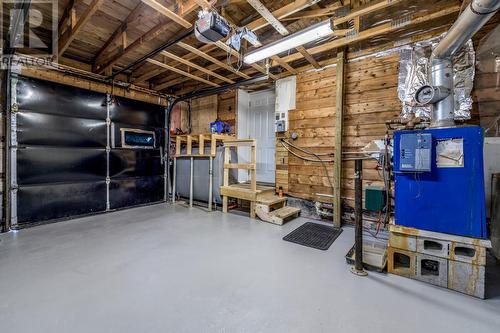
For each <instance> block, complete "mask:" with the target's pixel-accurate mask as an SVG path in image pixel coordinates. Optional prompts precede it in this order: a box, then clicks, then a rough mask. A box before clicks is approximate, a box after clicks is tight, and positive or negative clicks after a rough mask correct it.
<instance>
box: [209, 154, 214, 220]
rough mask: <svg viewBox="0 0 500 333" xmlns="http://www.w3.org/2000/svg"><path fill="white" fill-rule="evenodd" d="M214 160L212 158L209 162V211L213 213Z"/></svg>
mask: <svg viewBox="0 0 500 333" xmlns="http://www.w3.org/2000/svg"><path fill="white" fill-rule="evenodd" d="M213 168H214V158H213V157H212V156H210V157H209V162H208V179H209V180H208V181H209V183H208V211H209V212H211V211H212V200H213V199H212V193H213V187H214V179H213V178H214V170H213Z"/></svg>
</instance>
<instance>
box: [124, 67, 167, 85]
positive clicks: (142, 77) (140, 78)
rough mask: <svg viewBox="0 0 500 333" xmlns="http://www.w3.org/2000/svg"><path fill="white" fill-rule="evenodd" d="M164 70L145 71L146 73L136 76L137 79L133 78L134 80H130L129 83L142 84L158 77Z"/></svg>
mask: <svg viewBox="0 0 500 333" xmlns="http://www.w3.org/2000/svg"><path fill="white" fill-rule="evenodd" d="M165 71H166V70H165V69H163V67H162V68H155V69H153V70H150V71H147V72H146V73H144V74H142V75H140V76H138V77H135V78H132V80H131V82H132V83H135V84H137V83H140V82H144V81H147V80H149V79H151V78H153V77H155V76H157V75H160V74H161V73H165Z"/></svg>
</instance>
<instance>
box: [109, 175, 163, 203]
mask: <svg viewBox="0 0 500 333" xmlns="http://www.w3.org/2000/svg"><path fill="white" fill-rule="evenodd" d="M109 196H110V208H111V209H118V208H123V207H129V206H137V205H142V204H147V203H152V202H160V201H162V200H163V198H164V178H163V176H154V177H139V178H128V179H115V180H111V184H110V187H109Z"/></svg>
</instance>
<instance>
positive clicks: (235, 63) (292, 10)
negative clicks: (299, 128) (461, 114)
mask: <svg viewBox="0 0 500 333" xmlns="http://www.w3.org/2000/svg"><path fill="white" fill-rule="evenodd" d="M461 4H462V2H461V1H458V0H439V1H434V2H432V3H429V2H428V1H422V0H417V1H409V0H382V1H380V0H378V1H362V0H361V1H346V0H344V1H338V0H279V1H271V0H219V1H211V2H210V3H209V2H208V1H206V0H120V1H116V0H61V1H58V5H59V18H58V19H59V32H60V34H59V56H60V62H61V63H63V64H65V65H70V66H73V67H77V68H78V69H80V70H86V71H88V72H92V73H95V74H101V75H105V76H109V75H112V74H113V73H116V72H118V71H120V70H122V69H123V68H126V67H127V66H129V65H130V64H133V63H134V62H136V61H137V60H138V59H141V58H143V57H145V55H148V54H150V53H151V51H152V50H155V49H157V48H158V47H160V46H162V45H164V44H165V43H166V42H168V41H170V40H175V38H176V36H179V35H182V34H185V33H186V32H187V31H189V29H192V27H193V25H194V22H195V20H196V18H197V13H198V11H199V10H201V9H202V8H209V7H211V8H212V9H214V10H217V11H218V12H219V13H221V14H222V15H223V16H224V17H226V18H227V19H228V21H229V22H231V23H232V24H234V25H236V26H246V27H247V28H249V29H251V30H253V31H254V32H255V33H256V34H257V35H258V36H259V38H260V41H261V43H262V44H263V45H266V44H269V43H272V42H273V41H276V40H279V39H280V38H282V37H283V36H286V35H287V34H291V33H294V32H297V31H299V30H302V29H304V28H306V27H308V26H310V25H312V24H315V23H317V22H320V21H322V20H325V19H332V21H333V24H334V26H335V28H336V29H337V30H336V32H335V33H334V34H333V35H332V36H331V37H329V38H326V39H324V40H321V41H317V42H314V43H310V44H308V45H303V46H301V47H298V48H296V49H293V50H290V51H287V52H285V53H283V54H279V55H275V56H273V57H271V59H270V61H269V63H268V68H266V64H265V62H259V63H256V64H252V65H251V66H248V65H245V64H242V59H241V55H240V54H239V53H238V52H236V51H234V50H232V49H230V48H229V47H228V46H227V45H226V44H225V43H224V42H218V43H215V44H202V43H200V42H199V41H197V40H196V38H195V37H194V36H193V35H191V36H190V37H188V38H185V39H184V40H182V41H179V42H177V43H176V44H175V45H172V46H170V47H169V48H167V49H166V50H164V51H163V52H160V53H158V54H156V55H153V56H151V57H149V58H147V59H145V61H144V62H141V63H140V64H137V65H136V66H134V67H132V68H130V69H128V70H126V71H124V75H119V76H118V77H117V79H119V80H123V81H127V82H130V83H133V84H134V85H139V86H142V87H145V88H149V89H154V90H157V91H161V92H163V93H172V94H180V93H189V92H190V91H196V90H199V89H204V88H207V87H219V86H224V85H227V84H232V83H234V82H237V81H239V80H243V79H248V78H251V77H253V76H255V75H261V74H268V75H269V77H270V79H277V78H279V77H283V76H287V75H292V74H297V73H299V72H300V71H302V70H303V69H305V68H319V67H320V66H321V65H320V64H321V63H324V61H325V59H334V58H335V57H336V50H337V49H338V48H342V47H346V46H347V47H349V51H350V52H351V51H359V50H362V49H370V48H373V47H376V46H377V45H383V44H387V43H390V42H392V43H394V42H397V41H398V40H404V39H408V38H411V37H412V36H413V35H416V34H419V33H422V32H425V31H428V30H429V29H436V30H437V29H438V28H443V27H449V26H450V25H451V23H452V22H453V21H454V20H455V19H456V17H457V15H458V12H459V10H460V6H461ZM41 10H43V8H41ZM4 30H5V29H4ZM243 48H244V50H245V52H249V51H251V50H252V49H253V47H251V46H249V44H247V43H243Z"/></svg>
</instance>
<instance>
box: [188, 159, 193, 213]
mask: <svg viewBox="0 0 500 333" xmlns="http://www.w3.org/2000/svg"><path fill="white" fill-rule="evenodd" d="M189 161H190V162H189V207H193V182H194V179H193V177H194V157H192V156H191V158H190V159H189Z"/></svg>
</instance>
